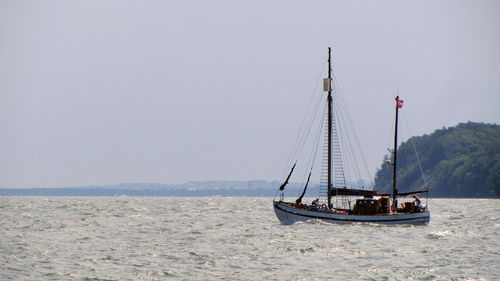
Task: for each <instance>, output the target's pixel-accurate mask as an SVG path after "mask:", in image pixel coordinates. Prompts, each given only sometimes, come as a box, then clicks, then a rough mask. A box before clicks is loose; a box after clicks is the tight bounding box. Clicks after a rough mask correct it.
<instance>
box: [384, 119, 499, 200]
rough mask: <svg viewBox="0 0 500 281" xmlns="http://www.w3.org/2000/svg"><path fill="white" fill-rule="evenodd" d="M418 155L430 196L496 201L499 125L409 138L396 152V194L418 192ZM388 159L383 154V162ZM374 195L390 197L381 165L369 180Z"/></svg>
mask: <svg viewBox="0 0 500 281" xmlns="http://www.w3.org/2000/svg"><path fill="white" fill-rule="evenodd" d="M413 146H415V148H416V150H417V151H418V154H419V158H420V161H421V163H422V170H423V171H424V174H425V176H426V179H427V181H428V184H429V196H431V197H455V198H457V197H458V198H498V197H500V126H498V125H496V124H484V123H474V122H468V123H460V124H458V125H457V126H454V127H449V128H442V129H439V130H436V131H434V132H433V133H432V134H430V135H423V136H420V137H412V138H410V139H409V140H408V141H406V142H404V143H402V144H401V145H400V146H399V148H398V159H397V163H398V167H397V168H398V173H397V175H398V176H397V180H396V182H397V183H398V189H399V191H401V192H404V191H410V190H418V189H422V188H424V182H423V180H422V176H421V174H422V173H421V172H420V167H419V166H418V161H417V159H416V154H415V152H414V148H413ZM391 157H392V156H390V155H386V157H385V160H389V159H390V158H391ZM375 186H376V187H377V190H378V191H381V192H386V193H391V192H392V166H391V165H390V164H388V163H387V162H386V161H383V164H382V166H381V168H380V169H379V170H378V171H377V173H376V175H375Z"/></svg>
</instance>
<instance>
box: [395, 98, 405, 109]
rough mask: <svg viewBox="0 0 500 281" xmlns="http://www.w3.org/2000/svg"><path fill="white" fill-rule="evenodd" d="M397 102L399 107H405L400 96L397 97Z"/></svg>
mask: <svg viewBox="0 0 500 281" xmlns="http://www.w3.org/2000/svg"><path fill="white" fill-rule="evenodd" d="M396 102H397V103H398V108H403V102H404V101H403V100H400V99H399V97H396Z"/></svg>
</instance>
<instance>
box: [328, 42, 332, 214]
mask: <svg viewBox="0 0 500 281" xmlns="http://www.w3.org/2000/svg"><path fill="white" fill-rule="evenodd" d="M331 51H332V48H331V47H328V189H327V195H328V208H331V207H332V204H331V203H332V202H331V197H332V194H331V193H332V191H331V189H332V65H331Z"/></svg>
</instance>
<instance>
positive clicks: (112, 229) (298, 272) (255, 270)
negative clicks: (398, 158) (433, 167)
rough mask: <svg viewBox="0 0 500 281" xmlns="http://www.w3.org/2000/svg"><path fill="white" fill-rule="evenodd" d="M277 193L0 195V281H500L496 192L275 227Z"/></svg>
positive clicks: (499, 237) (276, 223) (499, 223)
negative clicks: (412, 220)
mask: <svg viewBox="0 0 500 281" xmlns="http://www.w3.org/2000/svg"><path fill="white" fill-rule="evenodd" d="M271 201H272V199H270V198H223V197H207V198H172V197H163V198H158V197H157V198H144V197H100V198H83V197H50V198H44V197H0V212H1V216H0V280H65V279H67V280H141V279H144V280H163V279H172V280H326V279H330V280H353V279H355V280H358V279H361V280H408V279H414V280H450V279H454V280H462V279H464V280H465V279H467V280H473V279H476V280H500V218H499V217H500V205H499V203H500V201H499V200H477V199H471V200H445V199H434V200H431V202H430V210H431V222H430V224H429V225H428V226H380V225H371V224H347V225H330V224H324V223H320V222H317V221H316V222H309V223H301V224H296V225H292V226H283V225H280V224H279V222H278V220H277V218H276V217H275V215H274V212H273V210H272V202H271Z"/></svg>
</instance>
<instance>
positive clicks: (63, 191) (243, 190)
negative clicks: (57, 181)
mask: <svg viewBox="0 0 500 281" xmlns="http://www.w3.org/2000/svg"><path fill="white" fill-rule="evenodd" d="M278 187H279V182H278V181H272V182H269V181H263V180H250V181H191V182H188V183H184V184H177V185H176V184H159V183H125V184H117V185H106V186H81V187H59V188H0V196H249V197H273V196H275V195H277V190H278ZM302 188H303V186H302V184H299V183H290V184H289V185H288V186H287V194H288V195H290V196H295V195H297V196H298V194H300V192H301V191H302ZM311 194H318V187H317V186H311ZM313 196H316V195H313Z"/></svg>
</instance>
